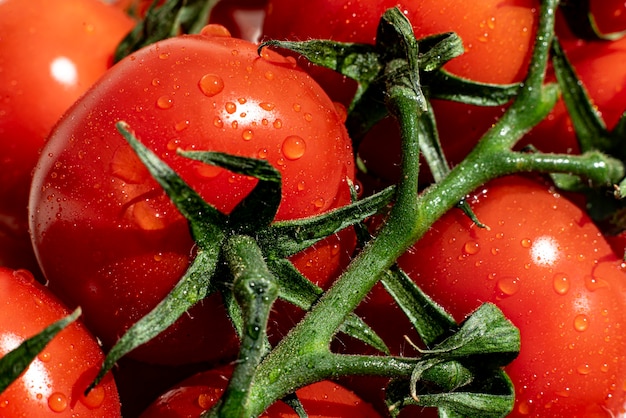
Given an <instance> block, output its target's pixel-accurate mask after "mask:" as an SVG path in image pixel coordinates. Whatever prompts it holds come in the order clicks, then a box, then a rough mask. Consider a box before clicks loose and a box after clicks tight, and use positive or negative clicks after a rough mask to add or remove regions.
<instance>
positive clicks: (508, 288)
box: [496, 277, 521, 297]
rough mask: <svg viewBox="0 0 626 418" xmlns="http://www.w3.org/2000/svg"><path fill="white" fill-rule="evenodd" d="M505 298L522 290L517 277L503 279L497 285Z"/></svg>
mask: <svg viewBox="0 0 626 418" xmlns="http://www.w3.org/2000/svg"><path fill="white" fill-rule="evenodd" d="M496 286H497V288H498V290H499V291H500V292H501V293H502V296H503V297H508V296H513V295H514V294H516V293H517V292H519V289H520V286H521V284H520V280H519V278H517V277H503V278H501V279H500V280H498V282H497V284H496Z"/></svg>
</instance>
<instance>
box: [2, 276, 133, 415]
mask: <svg viewBox="0 0 626 418" xmlns="http://www.w3.org/2000/svg"><path fill="white" fill-rule="evenodd" d="M0 295H1V296H0V306H1V307H2V308H1V309H0V356H3V355H5V354H6V353H7V352H9V351H11V350H13V349H14V348H16V347H17V346H18V345H19V344H21V343H22V342H23V341H24V340H25V339H26V338H29V337H31V336H33V335H35V334H37V333H39V332H41V331H42V330H43V329H44V328H45V327H47V326H48V325H50V324H52V323H53V322H55V321H57V320H59V319H61V318H63V317H65V316H67V315H69V313H70V312H69V310H68V309H67V308H66V307H65V306H64V305H62V304H61V302H59V300H58V299H57V298H56V297H55V296H53V295H52V293H51V292H50V291H49V290H48V289H47V288H45V287H43V286H42V285H41V284H39V283H38V282H36V281H35V279H34V277H33V275H32V274H31V273H30V272H28V271H27V270H12V269H8V268H5V267H0ZM103 360H104V354H103V353H102V350H101V348H100V346H99V345H98V343H97V342H96V339H95V338H94V337H93V336H92V335H91V334H90V333H89V331H87V329H86V328H85V326H84V325H82V323H80V322H75V323H73V324H70V325H69V326H68V327H67V328H65V329H64V330H62V331H61V332H60V333H59V334H57V335H56V336H55V337H54V339H53V340H52V341H51V342H50V343H49V344H48V345H47V346H46V347H45V348H44V350H43V351H42V352H41V353H40V354H39V355H38V356H37V357H36V358H35V360H33V362H32V363H31V364H30V366H29V367H28V369H27V370H26V371H25V372H24V373H23V374H22V376H21V377H20V378H18V380H16V381H14V382H13V383H11V385H9V387H8V388H7V389H6V390H5V391H4V392H2V393H1V394H0V415H1V416H3V417H8V418H13V417H16V418H17V417H94V418H95V417H112V418H114V417H121V414H120V401H119V396H118V393H117V389H116V385H115V382H114V380H113V378H112V377H111V376H110V375H107V376H106V377H105V379H104V380H103V382H102V383H100V384H99V385H98V386H96V387H95V388H94V389H93V391H92V392H91V393H90V394H89V395H88V396H87V397H85V396H84V394H83V392H84V390H85V389H86V388H87V386H88V385H89V384H90V383H91V380H92V379H93V378H94V377H95V376H96V374H97V373H98V370H99V368H100V365H101V364H102V361H103Z"/></svg>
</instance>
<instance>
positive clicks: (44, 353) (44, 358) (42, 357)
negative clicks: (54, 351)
mask: <svg viewBox="0 0 626 418" xmlns="http://www.w3.org/2000/svg"><path fill="white" fill-rule="evenodd" d="M50 357H51V355H50V352H49V351H42V352H41V353H39V354H38V355H37V358H38V359H39V361H42V362H44V363H47V362H49V361H50Z"/></svg>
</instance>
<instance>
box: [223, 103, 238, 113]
mask: <svg viewBox="0 0 626 418" xmlns="http://www.w3.org/2000/svg"><path fill="white" fill-rule="evenodd" d="M224 109H226V111H227V112H228V113H230V114H231V115H232V114H233V113H235V112H236V111H237V105H236V104H235V103H233V102H226V104H225V105H224Z"/></svg>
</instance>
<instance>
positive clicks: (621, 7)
mask: <svg viewBox="0 0 626 418" xmlns="http://www.w3.org/2000/svg"><path fill="white" fill-rule="evenodd" d="M589 11H590V13H591V15H592V16H593V19H594V21H595V23H596V25H597V27H598V30H599V31H600V33H603V34H607V33H613V32H622V31H624V30H626V4H625V3H624V2H623V1H621V0H590V1H589Z"/></svg>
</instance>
